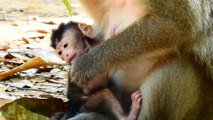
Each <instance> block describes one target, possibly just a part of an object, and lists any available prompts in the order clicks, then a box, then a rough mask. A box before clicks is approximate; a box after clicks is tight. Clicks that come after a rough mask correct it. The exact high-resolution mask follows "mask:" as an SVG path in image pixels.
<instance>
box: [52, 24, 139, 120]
mask: <svg viewBox="0 0 213 120" xmlns="http://www.w3.org/2000/svg"><path fill="white" fill-rule="evenodd" d="M96 33H97V32H96V31H94V28H93V26H90V25H87V24H84V23H77V22H73V21H70V22H68V23H67V24H63V23H62V24H60V25H59V27H58V28H57V29H56V30H53V32H52V35H51V46H52V47H53V48H54V49H55V50H56V52H57V53H58V54H59V55H60V56H61V57H62V58H63V59H64V60H65V61H66V62H67V63H71V64H72V63H74V62H75V61H76V60H77V59H78V58H79V57H81V56H82V55H83V54H84V53H86V52H88V51H89V50H91V49H92V48H93V47H95V46H96V45H98V44H99V43H100V39H101V37H100V36H99V35H98V34H96ZM108 79H109V78H108V73H103V74H101V75H98V76H97V77H95V78H94V79H93V80H91V81H90V82H89V84H88V85H87V86H84V88H83V90H82V89H81V88H79V87H77V86H76V85H75V84H74V83H70V81H71V78H68V88H67V97H68V99H69V100H70V103H71V107H72V110H74V111H79V109H80V111H82V112H83V111H94V112H101V113H106V114H108V113H109V114H110V115H112V116H113V117H115V118H116V119H127V120H135V119H137V117H138V114H139V112H140V107H141V101H142V97H141V93H140V92H139V91H137V92H135V93H134V94H132V96H131V99H132V109H131V111H130V113H129V115H128V116H127V115H126V114H125V112H124V110H123V109H122V107H121V105H120V103H119V102H118V100H117V98H116V97H115V96H114V94H113V92H114V91H112V89H109V88H110V87H111V86H107V84H108ZM94 92H95V93H94ZM91 93H92V94H91ZM103 103H105V105H103ZM108 108H110V109H108ZM106 110H108V111H106ZM63 119H66V118H64V117H63Z"/></svg>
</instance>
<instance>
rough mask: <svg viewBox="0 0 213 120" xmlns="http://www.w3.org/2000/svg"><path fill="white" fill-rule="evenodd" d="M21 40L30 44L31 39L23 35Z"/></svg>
mask: <svg viewBox="0 0 213 120" xmlns="http://www.w3.org/2000/svg"><path fill="white" fill-rule="evenodd" d="M21 40H22V41H24V42H25V43H27V44H29V40H27V38H24V37H22V38H21Z"/></svg>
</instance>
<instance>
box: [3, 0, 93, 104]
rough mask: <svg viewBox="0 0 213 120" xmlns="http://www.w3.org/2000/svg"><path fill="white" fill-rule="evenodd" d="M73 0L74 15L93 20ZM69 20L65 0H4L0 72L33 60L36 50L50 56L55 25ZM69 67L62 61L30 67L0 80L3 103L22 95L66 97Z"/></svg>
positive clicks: (73, 17)
mask: <svg viewBox="0 0 213 120" xmlns="http://www.w3.org/2000/svg"><path fill="white" fill-rule="evenodd" d="M69 2H70V3H71V6H72V8H73V11H74V12H73V16H72V19H74V20H77V21H78V20H79V21H83V22H84V21H85V22H86V23H91V22H92V21H91V20H90V19H88V18H87V17H86V16H85V15H84V14H81V12H80V10H79V5H78V4H77V2H76V1H75V0H69ZM69 20H70V16H69V13H68V10H67V9H66V7H65V5H64V4H63V2H62V1H61V0H0V72H5V71H8V70H10V69H12V68H15V67H17V66H19V65H21V64H23V63H25V62H26V61H28V60H30V59H31V57H32V56H34V54H33V55H32V53H31V52H32V51H33V50H34V51H36V52H37V53H39V54H43V53H42V52H39V51H40V50H41V51H44V54H45V56H49V55H48V52H49V53H50V52H53V51H54V50H53V49H52V48H51V47H50V35H51V31H52V29H54V28H56V27H57V26H58V25H59V24H60V23H61V22H68V21H69ZM37 49H39V50H37ZM45 52H47V53H45ZM8 55H9V56H10V57H9V58H8ZM11 56H12V58H11ZM68 68H69V66H67V65H62V66H60V65H59V66H52V67H47V68H39V69H30V70H28V71H27V72H26V71H25V72H20V73H17V74H14V75H13V76H11V77H9V78H6V79H4V81H0V106H2V105H4V104H5V103H6V102H8V101H13V100H16V99H18V98H22V97H31V98H42V97H44V96H49V95H51V96H54V97H57V98H61V99H63V100H64V101H66V100H67V99H66V97H65V88H66V81H67V78H66V74H67V70H68ZM0 77H1V76H0ZM7 100H8V101H7Z"/></svg>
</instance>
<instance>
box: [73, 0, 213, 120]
mask: <svg viewBox="0 0 213 120" xmlns="http://www.w3.org/2000/svg"><path fill="white" fill-rule="evenodd" d="M81 3H82V4H83V5H84V7H85V8H86V9H87V10H88V11H89V13H90V15H91V16H92V18H94V20H95V21H96V23H98V24H99V25H100V26H101V27H102V29H103V31H104V35H105V38H106V39H107V40H106V41H104V42H103V43H102V44H100V45H99V46H97V47H96V48H94V49H93V50H91V51H89V52H88V53H87V54H85V55H84V56H83V57H81V58H79V59H78V60H77V61H76V63H75V64H74V65H73V66H72V70H71V72H70V76H71V77H72V81H73V82H75V83H76V84H77V85H79V86H82V85H85V84H87V82H88V80H89V79H90V78H92V77H94V76H95V75H97V74H100V73H102V72H106V71H110V72H112V73H113V71H114V70H115V71H116V73H113V74H114V75H115V76H116V77H115V78H118V80H120V83H119V84H118V85H119V87H120V88H121V89H124V88H128V89H127V91H129V92H131V91H133V90H136V89H138V88H139V86H138V85H136V83H140V84H141V87H140V90H141V93H142V95H143V106H142V108H141V113H140V115H139V118H138V119H141V120H146V119H147V120H155V119H158V120H159V119H162V120H166V119H168V120H181V119H186V120H201V119H204V120H205V119H212V118H213V94H212V93H213V87H212V86H213V80H212V79H213V77H212V76H213V74H212V73H213V70H212V68H213V65H212V64H213V63H212V61H213V47H212V45H213V1H212V0H107V1H104V0H93V1H91V0H81ZM97 11H98V12H97ZM111 36H113V37H111ZM110 37H111V38H110ZM115 66H116V67H115ZM119 70H121V71H120V72H118V71H119ZM129 82H132V83H135V84H128V83H129ZM79 117H80V118H81V119H83V118H85V119H89V118H91V119H94V118H93V117H96V119H104V117H103V116H100V115H97V114H92V113H91V114H90V113H88V114H80V115H79V116H76V117H75V118H72V119H78V118H79Z"/></svg>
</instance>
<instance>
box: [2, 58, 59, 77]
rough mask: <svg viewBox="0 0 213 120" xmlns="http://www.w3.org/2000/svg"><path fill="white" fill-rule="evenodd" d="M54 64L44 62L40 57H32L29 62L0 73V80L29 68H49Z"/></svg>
mask: <svg viewBox="0 0 213 120" xmlns="http://www.w3.org/2000/svg"><path fill="white" fill-rule="evenodd" d="M55 64H56V63H53V62H49V61H45V60H44V59H42V58H40V57H34V58H33V59H31V60H29V61H28V62H26V63H24V64H22V65H20V66H18V67H16V68H14V69H12V70H10V71H6V72H2V73H0V80H3V79H5V78H7V77H9V76H11V75H13V74H15V73H17V72H21V71H24V70H27V69H30V68H37V67H41V66H51V65H55Z"/></svg>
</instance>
